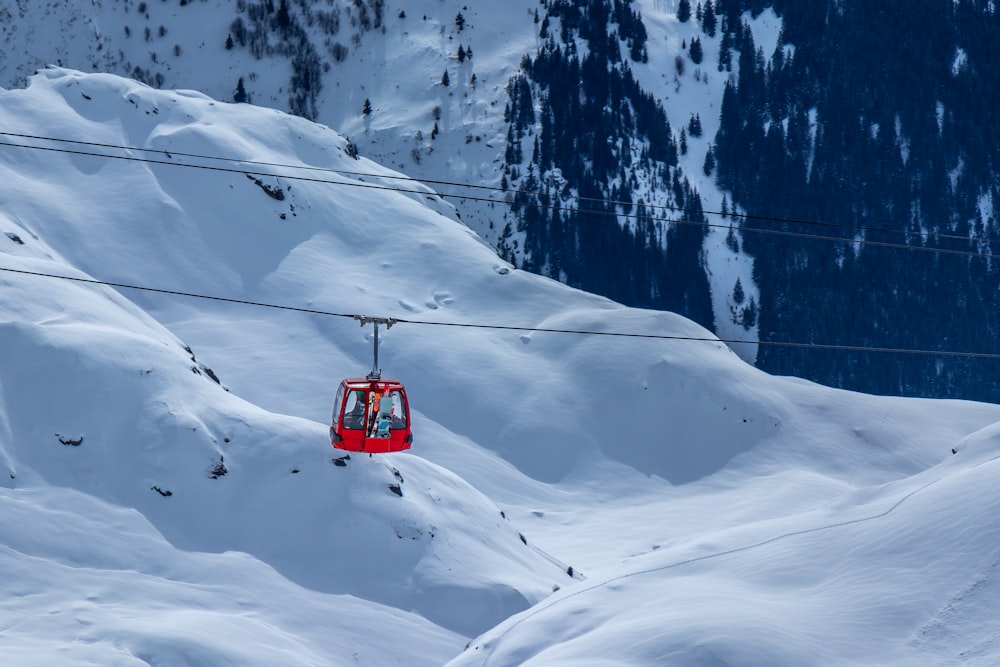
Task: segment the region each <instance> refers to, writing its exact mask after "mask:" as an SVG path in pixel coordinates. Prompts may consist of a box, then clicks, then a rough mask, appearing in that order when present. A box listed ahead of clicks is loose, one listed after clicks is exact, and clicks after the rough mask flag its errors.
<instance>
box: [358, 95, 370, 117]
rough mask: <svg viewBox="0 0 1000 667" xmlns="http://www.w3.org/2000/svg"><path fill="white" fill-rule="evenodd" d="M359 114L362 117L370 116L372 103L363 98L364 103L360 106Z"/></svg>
mask: <svg viewBox="0 0 1000 667" xmlns="http://www.w3.org/2000/svg"><path fill="white" fill-rule="evenodd" d="M361 113H362V114H363V115H364V116H371V115H372V103H371V100H369V99H368V98H367V97H366V98H365V103H364V104H362V105H361Z"/></svg>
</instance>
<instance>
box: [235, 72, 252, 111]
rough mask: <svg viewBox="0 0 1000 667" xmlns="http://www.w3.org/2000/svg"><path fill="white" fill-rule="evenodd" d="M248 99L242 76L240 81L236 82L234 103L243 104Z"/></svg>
mask: <svg viewBox="0 0 1000 667" xmlns="http://www.w3.org/2000/svg"><path fill="white" fill-rule="evenodd" d="M248 99H249V98H248V96H247V90H246V88H244V87H243V77H242V76H241V77H240V80H239V81H237V82H236V92H235V93H233V102H236V103H240V104H242V103H245V102H246V101H247V100H248Z"/></svg>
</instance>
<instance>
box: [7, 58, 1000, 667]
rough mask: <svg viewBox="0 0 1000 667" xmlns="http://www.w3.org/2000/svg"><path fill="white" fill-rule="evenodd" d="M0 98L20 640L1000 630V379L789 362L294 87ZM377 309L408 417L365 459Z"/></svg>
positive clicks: (770, 655)
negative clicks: (498, 237) (352, 389)
mask: <svg viewBox="0 0 1000 667" xmlns="http://www.w3.org/2000/svg"><path fill="white" fill-rule="evenodd" d="M0 129H2V131H3V132H6V133H9V134H7V135H4V136H3V137H2V138H0V141H2V142H3V144H4V145H0V182H2V183H3V184H4V187H3V189H2V190H0V349H2V350H3V353H2V355H3V356H2V361H0V572H2V573H3V575H4V576H3V577H0V652H2V653H0V654H2V655H3V662H4V663H5V664H16V665H52V664H59V665H142V664H162V665H175V664H177V665H222V664H239V665H251V664H252V665H341V664H343V665H348V664H365V665H393V664H398V665H442V664H455V665H466V664H469V665H479V664H486V665H494V666H497V665H520V664H532V665H569V664H573V665H663V664H705V665H720V664H737V665H756V664H760V665H765V664H766V665H775V664H788V665H791V664H795V665H804V664H805V665H808V664H824V665H826V664H886V665H913V664H959V663H970V664H995V663H997V661H1000V642H998V640H997V637H1000V623H998V621H997V616H996V613H995V610H996V608H997V605H998V603H1000V581H998V572H997V565H998V563H1000V547H998V545H1000V540H998V538H1000V511H998V510H1000V501H998V496H997V493H996V484H995V480H996V478H997V475H998V474H1000V407H998V406H993V405H986V404H977V403H971V402H961V401H933V400H918V399H904V398H897V397H877V396H867V395H862V394H857V393H851V392H845V391H839V390H833V389H829V388H825V387H822V386H818V385H815V384H812V383H809V382H806V381H803V380H799V379H796V378H783V377H772V376H769V375H766V374H764V373H762V372H760V371H758V370H756V369H754V368H753V367H751V366H749V365H747V364H745V363H744V362H743V361H741V360H740V359H739V358H738V357H737V356H736V354H734V353H733V352H732V351H730V350H729V349H728V348H727V347H726V346H725V345H723V344H721V343H719V342H716V341H712V340H709V341H699V340H690V339H691V338H711V334H709V333H708V332H707V331H705V330H704V329H702V328H700V327H699V326H697V325H695V324H693V323H691V322H690V321H688V320H685V319H684V318H682V317H679V316H677V315H675V314H672V313H663V312H654V311H645V310H638V309H630V308H626V307H623V306H620V305H618V304H615V303H613V302H611V301H608V300H607V299H604V298H600V297H596V296H593V295H590V294H586V293H582V292H579V291H576V290H573V289H570V288H568V287H566V286H564V285H562V284H559V283H557V282H554V281H551V280H547V279H544V278H540V277H538V276H534V275H530V274H526V273H523V272H521V271H517V270H513V269H511V268H510V267H509V266H508V265H506V264H505V263H504V262H503V261H502V260H500V259H499V258H497V257H496V255H495V254H494V253H493V252H492V251H491V250H490V249H489V247H488V246H487V245H486V244H484V243H482V241H481V240H480V239H479V238H478V237H477V236H476V234H475V233H473V232H472V231H470V230H469V229H468V228H467V227H466V226H465V225H464V224H463V223H462V222H461V221H460V220H458V219H457V216H456V215H455V212H454V210H453V209H452V208H451V206H450V205H448V204H447V203H445V202H443V201H442V200H441V199H439V198H438V197H436V196H435V195H434V193H433V192H432V191H430V190H429V189H424V188H422V187H418V186H414V185H413V183H411V182H404V183H405V189H407V190H418V192H397V191H393V190H391V189H390V190H387V189H377V188H379V187H383V188H384V187H388V188H398V187H399V186H400V181H397V180H395V179H394V178H393V177H396V176H400V175H402V174H399V173H397V172H393V171H390V170H389V169H387V168H385V167H383V166H380V165H379V164H376V163H374V162H371V161H369V160H367V159H364V158H362V159H359V160H356V159H353V158H352V157H350V156H349V155H348V151H347V148H348V144H347V142H346V140H345V139H344V138H343V137H342V136H340V135H339V134H337V133H335V132H334V131H332V130H330V129H329V128H327V127H324V126H321V125H317V124H313V123H310V122H308V121H305V120H303V119H300V118H294V117H291V116H288V115H285V114H283V113H280V112H277V111H274V110H268V109H263V108H258V107H254V106H250V105H232V104H225V103H221V102H216V101H213V100H212V99H211V98H209V97H207V96H205V95H202V94H200V93H196V92H191V91H183V90H178V91H157V90H154V89H151V88H149V87H147V86H145V85H142V84H139V83H136V82H134V81H130V80H127V79H123V78H119V77H116V76H113V75H109V74H84V73H81V72H78V71H74V70H69V69H59V68H51V69H46V70H43V71H41V72H40V73H38V74H37V75H35V76H34V77H32V78H31V80H30V86H29V87H28V88H27V89H12V90H0ZM13 135H22V136H13ZM26 135H31V136H36V137H41V136H44V137H61V138H64V139H78V140H80V141H86V142H90V144H89V145H83V144H69V143H55V142H51V141H43V140H40V139H30V138H27V136H26ZM11 144H18V145H19V146H25V145H32V146H36V148H24V147H19V146H13V145H11ZM95 144H107V145H114V146H132V147H135V148H137V149H138V148H151V149H156V150H158V151H167V153H161V152H143V151H140V150H130V151H126V152H123V151H120V150H115V149H111V148H107V147H101V146H97V145H95ZM43 149H58V150H43ZM73 151H75V152H73ZM91 152H101V153H104V154H113V155H117V156H127V157H132V158H140V159H135V160H125V159H116V158H106V157H104V158H98V157H93V156H90V155H84V154H81V153H91ZM194 155H200V156H219V157H226V158H233V159H235V160H244V161H247V160H249V161H255V162H256V163H258V164H247V163H246V162H235V161H220V160H209V159H206V158H205V157H193V156H194ZM143 160H155V161H156V162H150V161H143ZM181 163H185V164H188V165H191V164H199V165H203V166H207V167H213V169H199V168H193V167H190V166H188V167H185V166H179V165H180V164H181ZM259 163H268V164H266V165H265V164H259ZM304 168H309V169H308V170H307V169H304ZM241 169H242V170H248V169H249V170H252V171H254V172H255V173H257V174H261V173H264V174H272V175H269V176H255V178H257V179H258V180H259V181H260V185H257V184H255V183H254V182H252V180H251V179H249V178H248V177H247V176H246V175H245V174H243V173H239V171H238V170H241ZM297 177H301V178H297ZM264 186H266V187H267V188H268V189H271V190H272V192H273V191H275V190H276V189H279V188H280V189H281V191H282V192H283V194H284V198H283V199H281V200H278V199H274V198H272V197H270V196H268V194H267V193H266V192H265V187H264ZM372 186H375V187H374V188H373V187H372ZM40 274H46V275H40ZM47 276H63V277H64V278H76V279H79V280H68V279H60V278H54V277H47ZM87 281H107V282H113V283H118V284H119V285H135V286H141V287H148V288H154V289H157V290H165V291H170V292H182V293H188V294H198V295H203V296H211V297H217V298H215V299H206V298H197V297H193V296H183V295H180V294H170V293H164V292H154V291H148V290H146V291H143V290H136V289H131V288H126V287H122V286H117V287H112V286H108V285H102V284H95V283H94V282H87ZM220 299H226V300H220ZM241 302H243V303H241ZM246 302H252V303H246ZM253 304H257V305H253ZM260 304H271V305H272V306H280V307H266V306H264V305H260ZM350 314H366V315H379V316H392V317H398V318H401V319H403V320H410V322H405V321H404V322H400V323H398V324H396V325H395V326H393V327H392V328H391V329H390V330H389V331H385V330H383V331H382V332H381V334H382V335H381V339H382V343H383V345H382V348H381V351H380V365H381V367H382V369H383V371H384V372H385V374H386V375H389V376H393V377H399V378H401V379H402V380H403V381H404V382H405V383H406V386H407V389H408V393H409V396H410V399H411V403H412V409H413V429H414V445H413V448H412V450H410V451H409V452H405V453H399V454H390V455H378V456H373V457H368V456H359V455H352V457H351V459H350V460H349V461H347V465H346V466H343V467H338V466H335V465H333V464H332V458H333V457H334V456H337V455H339V454H340V453H339V452H337V451H335V450H333V449H332V448H331V447H330V444H329V439H328V434H327V426H328V421H329V413H330V404H331V401H332V398H333V394H334V392H335V391H336V385H337V383H338V381H339V380H340V378H342V377H346V376H357V375H361V374H364V373H365V372H366V371H367V370H368V369H369V368H370V366H371V349H372V340H371V333H372V331H371V327H367V328H361V327H359V326H358V323H357V322H355V321H354V320H352V319H350V318H349V317H341V316H339V315H350ZM414 321H419V322H424V323H422V324H418V323H414ZM433 322H438V323H447V324H449V325H460V324H468V325H475V326H472V327H460V326H436V325H434V324H430V323H433ZM481 325H496V326H498V327H524V329H503V328H481ZM538 328H546V329H574V330H586V331H594V332H600V331H605V332H623V333H632V334H635V333H638V334H651V335H655V336H661V337H663V336H666V337H671V338H636V337H622V336H601V335H585V334H570V333H555V332H543V331H537V330H534V331H532V330H530V329H538ZM209 369H211V372H210V370H209ZM211 375H216V376H217V377H218V378H219V380H220V381H221V384H219V383H216V382H215V381H213V380H212V378H211ZM221 466H224V468H225V474H220V470H221ZM390 485H397V486H398V488H399V490H400V492H401V494H402V495H397V494H396V493H394V492H393V491H392V490H390V488H389V487H390ZM165 494H166V495H165Z"/></svg>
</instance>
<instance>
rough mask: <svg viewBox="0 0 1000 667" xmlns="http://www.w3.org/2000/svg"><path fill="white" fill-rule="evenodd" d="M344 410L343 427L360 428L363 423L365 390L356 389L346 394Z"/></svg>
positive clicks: (362, 426)
mask: <svg viewBox="0 0 1000 667" xmlns="http://www.w3.org/2000/svg"><path fill="white" fill-rule="evenodd" d="M345 408H346V409H345V411H344V428H350V429H359V430H360V429H362V428H364V424H365V392H364V391H362V390H360V389H358V390H357V391H352V392H351V393H350V394H348V396H347V405H346V406H345Z"/></svg>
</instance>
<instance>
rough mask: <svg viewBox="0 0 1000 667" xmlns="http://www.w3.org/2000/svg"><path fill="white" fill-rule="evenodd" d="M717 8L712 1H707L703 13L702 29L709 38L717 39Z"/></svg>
mask: <svg viewBox="0 0 1000 667" xmlns="http://www.w3.org/2000/svg"><path fill="white" fill-rule="evenodd" d="M715 27H716V22H715V8H714V7H713V6H712V0H705V8H704V9H703V10H702V12H701V29H702V30H703V31H704V33H705V34H706V35H708V36H709V37H715Z"/></svg>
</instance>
